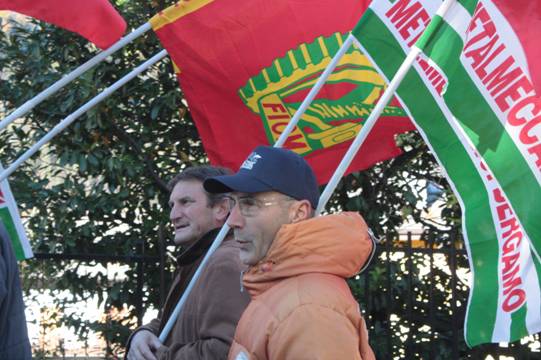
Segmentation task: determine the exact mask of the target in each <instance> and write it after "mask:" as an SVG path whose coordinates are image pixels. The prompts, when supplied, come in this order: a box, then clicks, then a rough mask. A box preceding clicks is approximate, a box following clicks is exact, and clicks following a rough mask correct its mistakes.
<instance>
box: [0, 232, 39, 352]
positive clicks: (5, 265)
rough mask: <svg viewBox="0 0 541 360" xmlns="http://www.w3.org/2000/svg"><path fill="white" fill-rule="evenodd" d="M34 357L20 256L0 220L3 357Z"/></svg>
mask: <svg viewBox="0 0 541 360" xmlns="http://www.w3.org/2000/svg"><path fill="white" fill-rule="evenodd" d="M31 358H32V353H31V351H30V342H29V341H28V331H27V329H26V318H25V316H24V303H23V297H22V293H21V284H20V280H19V269H18V268H17V260H16V259H15V254H14V253H13V248H12V247H11V241H10V239H9V235H8V233H7V231H6V229H5V227H4V225H3V224H2V223H1V222H0V360H4V359H5V360H7V359H9V360H19V359H21V360H26V359H31Z"/></svg>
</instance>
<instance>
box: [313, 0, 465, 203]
mask: <svg viewBox="0 0 541 360" xmlns="http://www.w3.org/2000/svg"><path fill="white" fill-rule="evenodd" d="M455 2H456V0H445V1H444V2H443V4H441V5H440V7H439V8H438V11H437V12H436V15H437V16H441V17H442V18H443V17H444V16H445V14H446V13H447V11H448V10H449V9H450V8H451V6H452V5H453V4H454V3H455ZM430 23H432V21H431V22H430ZM429 26H430V25H429ZM355 44H356V45H357V46H359V48H362V46H361V44H360V43H359V41H358V40H357V39H355ZM420 53H421V50H420V49H419V48H418V47H417V46H415V45H413V46H412V47H411V49H410V52H409V53H408V55H407V56H406V59H404V62H403V63H402V65H400V68H399V69H398V71H397V72H396V74H395V76H394V77H393V79H392V80H391V83H390V84H389V87H388V88H387V89H386V90H385V92H384V93H383V95H382V96H381V98H380V99H379V101H378V103H377V104H376V106H375V107H374V110H372V113H371V114H370V116H369V117H368V119H366V121H365V123H364V125H363V127H362V128H361V131H360V132H359V134H357V137H356V138H355V140H354V141H353V143H351V145H350V147H349V149H348V151H347V153H346V155H344V157H343V158H342V161H341V162H340V164H339V165H338V167H337V168H336V170H335V172H334V174H333V176H332V178H331V180H330V181H329V183H328V184H327V186H326V187H325V190H324V191H323V193H322V194H321V196H320V197H319V203H318V206H317V210H316V214H319V213H321V211H322V210H323V209H324V208H325V205H326V204H327V202H328V201H329V198H330V197H331V195H332V193H333V192H334V190H335V189H336V186H337V185H338V182H339V181H340V179H341V178H342V176H343V175H344V173H345V172H346V170H347V168H348V167H349V165H350V164H351V162H352V161H353V158H354V157H355V155H356V154H357V152H358V151H359V149H360V148H361V145H362V144H363V142H364V141H365V140H366V138H367V137H368V134H369V133H370V130H372V128H373V127H374V124H375V123H376V121H377V119H378V118H379V116H380V115H381V113H382V111H383V109H384V108H385V106H386V105H387V103H388V102H389V101H390V100H391V98H392V96H393V94H394V92H395V91H396V89H397V88H398V86H399V85H400V83H401V82H402V80H403V79H404V76H406V74H407V72H408V70H409V69H410V68H411V66H412V65H413V62H414V61H415V59H416V58H417V56H419V54H420Z"/></svg>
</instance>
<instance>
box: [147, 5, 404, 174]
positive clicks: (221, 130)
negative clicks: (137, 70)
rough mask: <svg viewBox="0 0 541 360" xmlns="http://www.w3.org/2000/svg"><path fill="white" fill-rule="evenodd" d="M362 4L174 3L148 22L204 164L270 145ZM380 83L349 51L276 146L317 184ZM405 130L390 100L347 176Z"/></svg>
mask: <svg viewBox="0 0 541 360" xmlns="http://www.w3.org/2000/svg"><path fill="white" fill-rule="evenodd" d="M367 5H368V1H367V0H339V1H335V0H314V1H307V0H303V1H292V0H274V1H267V0H233V1H231V0H229V1H225V0H214V1H213V0H192V1H181V2H179V3H177V4H175V5H174V6H171V7H169V8H167V9H165V10H164V11H162V12H160V13H159V14H157V15H156V16H154V17H153V18H152V19H151V20H150V23H151V25H152V27H153V29H154V31H155V32H156V34H157V35H158V37H159V38H160V40H161V42H162V44H163V45H164V47H165V48H166V49H167V51H168V52H169V54H170V56H171V59H172V60H173V62H174V66H175V71H176V72H177V75H178V79H179V82H180V86H181V88H182V91H183V93H184V95H185V97H186V99H187V101H188V105H189V107H190V110H191V113H192V116H193V118H194V121H195V124H196V126H197V128H198V131H199V134H200V137H201V140H202V143H203V146H204V148H205V150H206V152H207V154H208V156H209V159H210V161H211V162H212V163H213V164H219V165H223V166H227V167H230V168H232V169H236V168H238V167H239V166H240V164H241V163H242V161H244V159H245V158H246V156H247V155H248V154H249V152H250V151H251V150H252V149H253V148H254V147H256V146H257V145H260V144H273V143H274V142H275V141H276V140H277V139H278V137H279V136H280V134H281V133H282V131H283V130H284V128H285V127H286V126H287V124H288V122H289V120H290V119H291V117H292V116H293V115H294V114H295V112H296V111H297V109H298V108H299V106H300V104H301V102H302V100H303V99H304V97H305V96H306V95H307V93H308V92H309V90H310V89H311V87H312V86H313V84H314V83H315V82H316V80H317V78H318V77H319V75H320V74H321V73H322V72H323V71H324V69H325V67H326V66H327V64H328V63H329V62H330V60H331V59H332V57H333V55H334V54H335V53H336V52H337V51H338V49H339V48H340V46H341V45H342V43H343V42H344V41H345V38H346V37H347V36H348V35H349V33H350V31H351V30H352V29H353V26H354V25H355V24H356V22H357V21H358V19H359V18H360V16H361V14H362V13H363V11H364V10H365V9H366V7H367ZM384 88H385V84H384V82H383V80H382V78H381V76H379V75H378V74H377V72H376V71H375V70H374V68H373V67H372V66H371V65H370V64H369V63H368V61H367V59H366V57H365V56H364V54H362V53H361V52H360V51H359V49H357V48H354V47H352V48H351V49H349V50H348V51H347V53H346V55H345V56H344V58H343V59H342V61H341V62H340V63H339V65H338V66H337V68H336V70H335V71H334V73H333V74H332V75H331V77H330V78H329V80H328V81H327V83H326V85H325V86H324V87H323V88H322V90H321V91H320V94H319V95H318V96H317V97H316V99H315V100H314V102H313V103H312V104H311V105H310V107H309V108H308V110H307V111H306V113H305V114H304V115H303V116H302V118H301V119H300V121H299V123H298V125H297V127H296V128H295V129H294V131H293V132H292V134H291V135H290V136H289V137H288V140H287V141H286V143H285V146H284V147H286V148H289V149H291V150H293V151H296V152H297V153H299V154H301V155H303V156H305V158H306V159H307V160H308V162H309V163H310V164H311V165H312V166H313V168H314V170H315V172H316V174H317V177H318V181H319V182H320V183H325V182H326V181H327V180H328V179H329V178H330V176H331V175H332V173H333V171H334V169H335V168H336V166H337V165H338V163H339V162H340V159H341V158H342V156H343V155H344V154H345V152H346V150H347V148H348V146H349V144H350V143H351V141H352V139H353V138H354V137H355V136H356V134H357V133H358V132H359V131H360V128H361V126H362V123H363V122H364V121H365V120H366V118H367V117H368V115H369V114H370V111H371V109H372V108H373V107H374V105H375V103H376V101H377V99H378V98H379V97H380V95H381V94H382V92H383V90H384ZM412 129H414V126H413V125H412V123H411V122H410V121H409V119H408V117H407V116H406V114H405V113H404V112H403V110H402V109H401V108H400V107H399V106H398V104H397V102H396V101H393V102H392V103H390V104H389V105H388V106H387V108H386V109H385V111H384V114H383V118H382V119H381V122H380V123H379V124H378V126H376V128H375V129H374V131H373V133H372V134H371V136H370V137H369V139H368V140H367V143H366V144H365V145H364V146H363V148H362V149H361V151H360V153H359V155H358V156H357V157H356V159H355V160H354V162H353V163H352V165H351V167H350V168H349V172H351V171H356V170H360V169H364V168H367V167H369V166H371V165H373V164H374V163H375V162H377V161H381V160H385V159H389V158H391V157H394V156H397V155H398V154H400V149H399V148H397V146H396V144H395V139H394V137H395V135H396V134H398V133H402V132H405V131H408V130H412Z"/></svg>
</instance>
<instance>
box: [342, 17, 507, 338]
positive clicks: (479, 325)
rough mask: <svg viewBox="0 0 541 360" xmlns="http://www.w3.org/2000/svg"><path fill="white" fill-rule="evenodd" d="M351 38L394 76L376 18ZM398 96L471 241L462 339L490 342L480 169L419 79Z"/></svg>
mask: <svg viewBox="0 0 541 360" xmlns="http://www.w3.org/2000/svg"><path fill="white" fill-rule="evenodd" d="M353 34H354V35H355V36H356V37H357V38H358V39H359V41H360V42H361V44H362V45H363V46H364V48H365V49H366V50H367V51H368V53H370V54H371V57H372V59H373V60H374V61H375V63H376V64H377V65H378V66H379V68H380V69H381V70H382V71H383V73H384V74H386V76H387V78H389V79H390V78H392V76H394V74H395V73H396V72H397V70H398V68H399V66H400V65H401V63H402V62H403V60H404V59H405V54H404V53H403V52H402V51H401V47H400V45H399V44H398V42H397V41H396V39H395V38H394V36H393V35H392V33H391V32H390V31H389V30H388V29H387V27H386V25H385V24H384V23H383V22H382V21H381V20H380V19H379V18H378V16H377V15H376V14H375V13H374V12H373V11H372V10H371V9H368V10H367V11H366V13H365V16H363V19H362V20H361V22H360V23H359V24H358V25H357V26H356V28H355V29H354V31H353ZM397 93H398V95H399V96H400V98H401V99H402V101H403V102H404V103H405V104H406V105H407V107H408V108H409V110H410V113H411V114H412V116H413V118H414V120H415V121H416V122H417V124H418V125H419V126H420V127H421V128H422V129H423V131H424V135H425V136H426V137H427V140H428V142H429V143H430V144H431V146H432V148H433V150H434V152H435V153H436V154H437V157H438V160H439V161H440V163H441V164H442V165H443V167H444V168H445V169H446V170H447V174H448V177H449V180H450V181H452V183H453V184H454V186H455V188H456V190H457V192H458V194H459V195H460V197H461V199H462V202H463V205H464V207H463V219H464V228H465V229H466V234H467V239H468V240H469V243H470V247H469V253H470V259H471V264H472V266H473V269H472V271H473V272H474V275H475V276H474V284H473V287H472V290H471V294H470V302H469V306H468V313H467V323H466V326H467V327H466V341H467V342H468V343H469V344H479V343H483V342H490V341H491V339H492V332H491V331H489V330H491V329H493V328H494V323H495V318H496V312H497V309H498V303H497V301H498V296H494V294H493V293H488V294H487V292H486V291H482V289H483V288H489V289H498V288H499V284H498V261H499V258H498V241H497V235H496V231H495V228H494V223H493V221H492V212H491V209H490V205H489V204H490V203H489V199H488V195H487V192H486V191H482V190H481V189H485V185H484V183H483V181H482V179H481V176H480V174H479V171H478V169H477V168H476V166H475V164H473V163H472V160H471V158H470V157H469V155H468V153H467V152H466V150H465V149H464V147H463V145H462V144H461V143H460V142H459V141H458V139H457V135H456V134H455V132H454V130H453V129H452V128H451V126H450V125H449V123H448V122H447V119H446V118H445V116H444V114H443V113H442V112H441V110H440V108H439V106H438V104H437V103H436V102H435V101H434V99H433V97H432V94H431V93H430V92H429V91H428V89H427V87H426V85H425V84H424V83H423V82H422V80H421V78H420V77H419V75H418V74H417V73H416V72H414V71H410V72H409V73H408V74H407V76H406V77H405V79H404V81H403V82H402V85H401V86H400V87H399V88H398V91H397Z"/></svg>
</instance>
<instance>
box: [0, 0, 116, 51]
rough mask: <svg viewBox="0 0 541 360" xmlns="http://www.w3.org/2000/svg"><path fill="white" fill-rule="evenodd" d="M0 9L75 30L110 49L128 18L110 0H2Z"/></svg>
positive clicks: (0, 0) (99, 45) (98, 44)
mask: <svg viewBox="0 0 541 360" xmlns="http://www.w3.org/2000/svg"><path fill="white" fill-rule="evenodd" d="M0 10H11V11H15V12H18V13H20V14H23V15H28V16H31V17H34V18H36V19H39V20H42V21H45V22H48V23H51V24H54V25H57V26H60V27H62V28H64V29H66V30H69V31H73V32H76V33H78V34H79V35H81V36H83V37H84V38H86V39H88V40H89V41H91V42H93V43H94V44H96V46H98V47H99V48H101V49H106V48H108V47H109V46H111V45H113V44H114V43H115V42H116V41H118V40H119V39H120V38H121V37H122V35H123V34H124V32H125V31H126V22H125V21H124V19H123V18H122V17H121V16H120V14H119V13H118V12H117V11H116V10H115V8H114V7H113V6H112V5H111V3H110V2H109V1H108V0H0Z"/></svg>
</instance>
